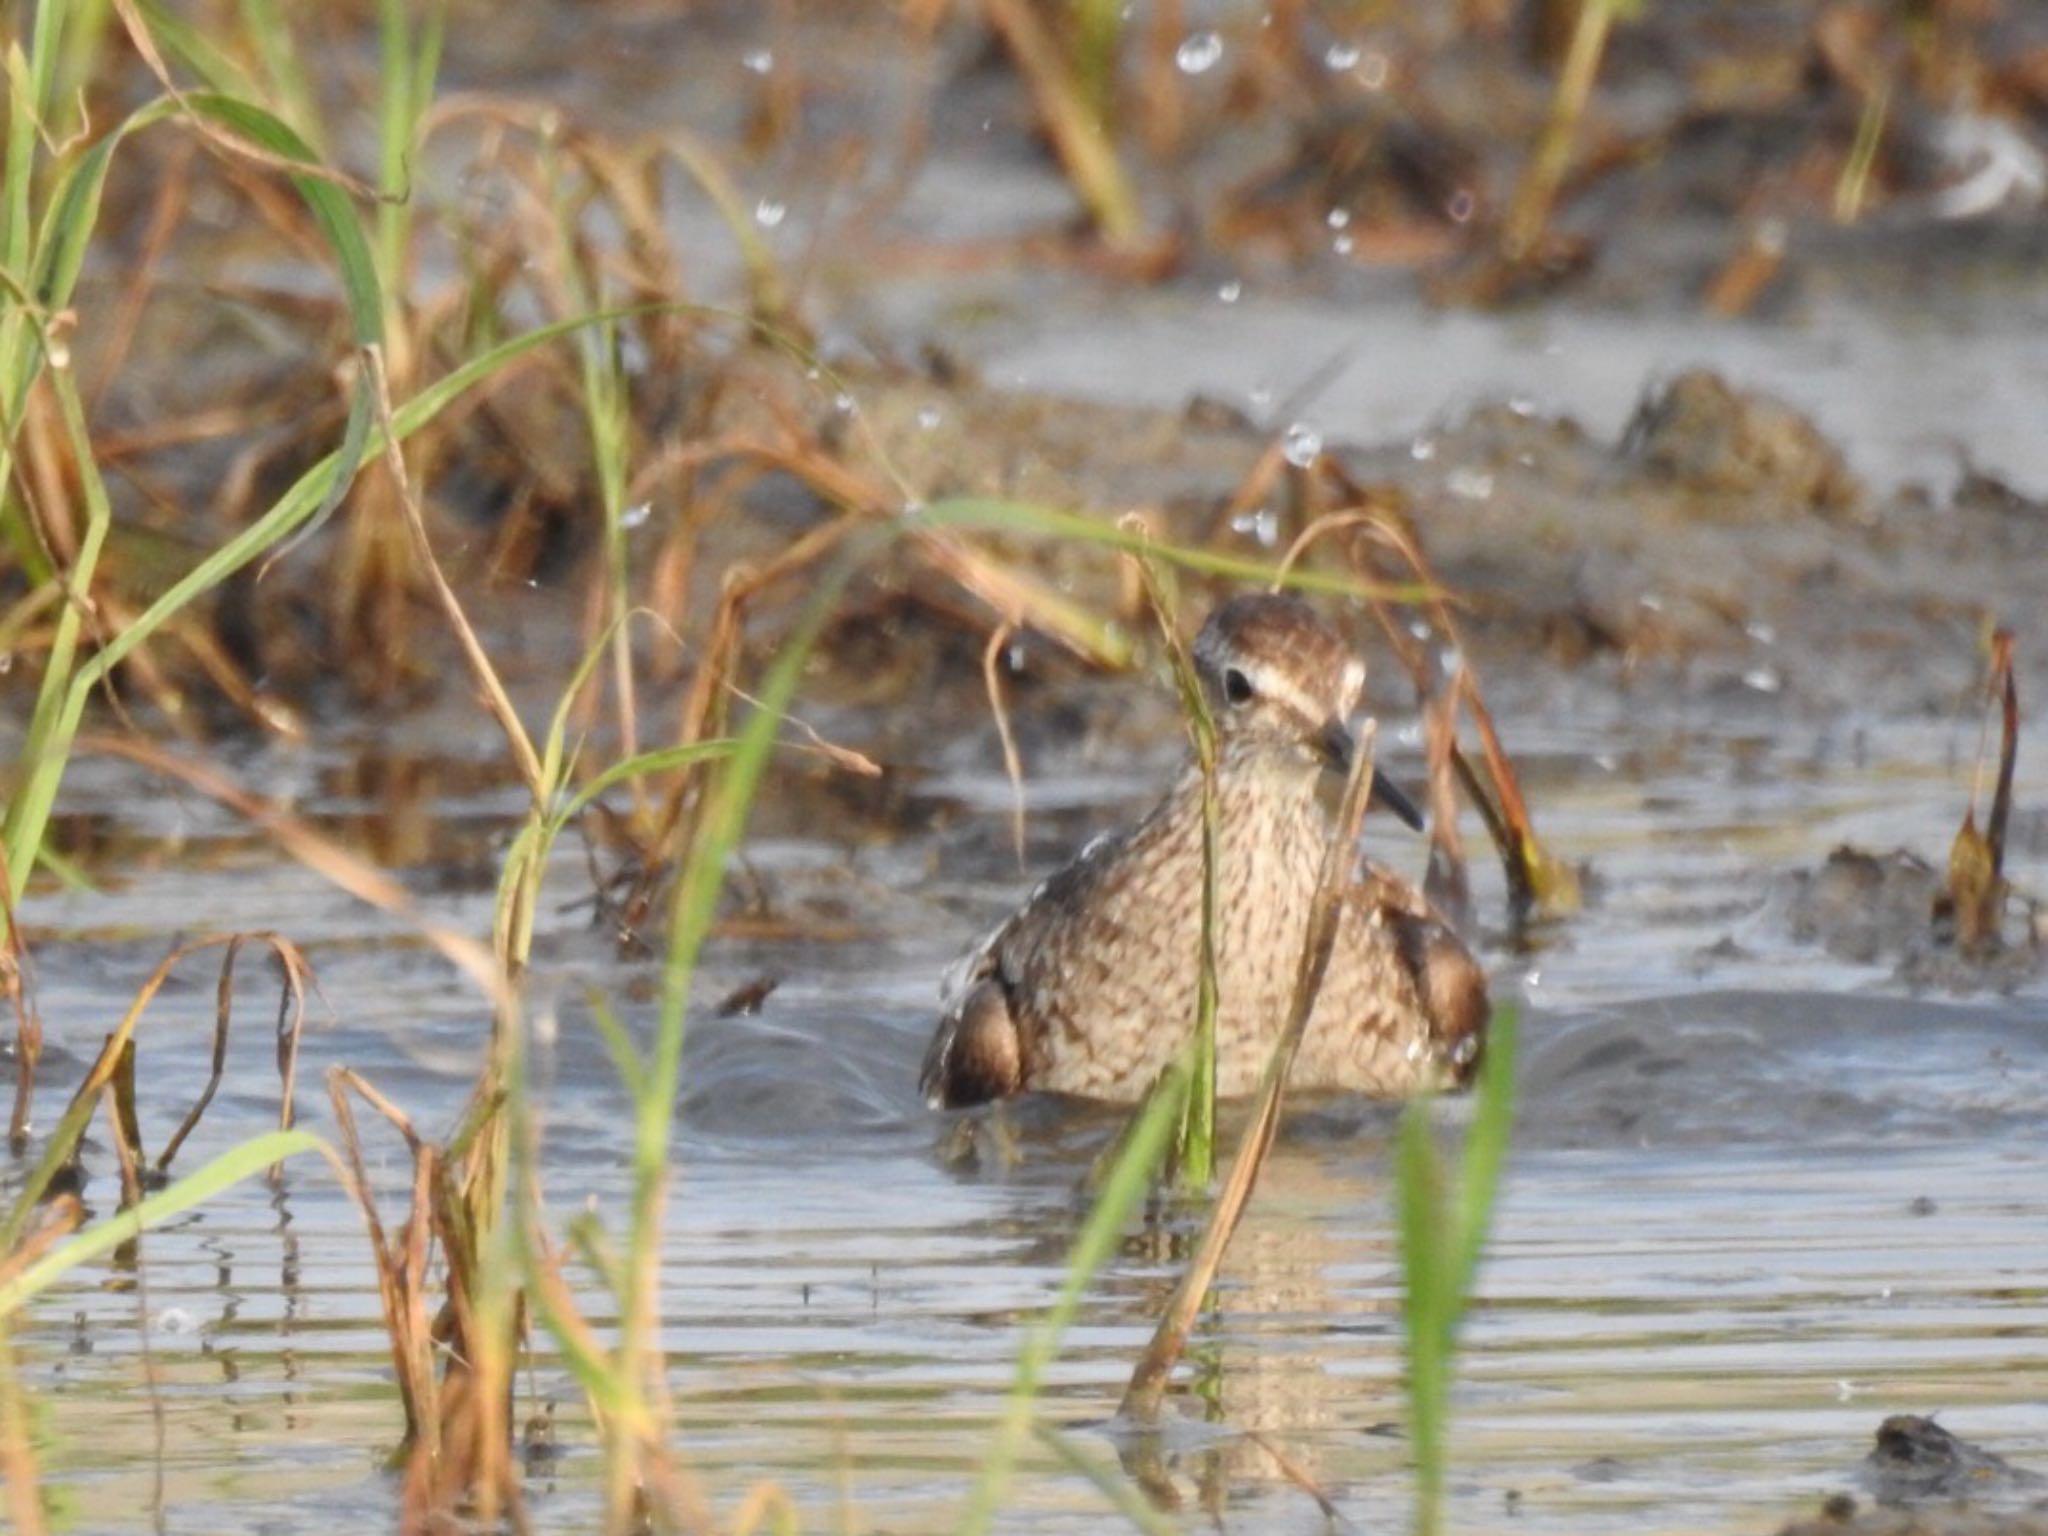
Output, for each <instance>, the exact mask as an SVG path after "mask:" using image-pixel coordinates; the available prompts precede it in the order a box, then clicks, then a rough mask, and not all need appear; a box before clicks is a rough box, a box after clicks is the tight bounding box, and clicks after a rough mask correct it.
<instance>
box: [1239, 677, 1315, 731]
mask: <svg viewBox="0 0 2048 1536" xmlns="http://www.w3.org/2000/svg"><path fill="white" fill-rule="evenodd" d="M1239 670H1241V671H1244V672H1247V673H1249V674H1250V675H1251V680H1252V686H1253V687H1254V688H1255V689H1257V690H1258V691H1259V692H1260V693H1262V694H1264V695H1265V696H1266V697H1267V698H1269V699H1277V700H1279V702H1281V703H1282V704H1285V705H1286V706H1287V707H1288V708H1290V709H1292V710H1293V711H1294V712H1295V713H1296V714H1298V715H1300V716H1301V718H1302V719H1303V720H1306V721H1307V722H1308V723H1309V724H1311V725H1321V724H1322V723H1323V722H1324V721H1326V720H1328V719H1329V718H1330V710H1329V706H1328V705H1326V704H1325V703H1324V702H1323V701H1322V700H1321V699H1318V698H1316V697H1315V696H1314V695H1313V694H1311V693H1309V692H1308V691H1307V690H1305V689H1303V688H1302V687H1301V686H1300V685H1299V684H1297V683H1296V682H1295V680H1294V679H1293V678H1292V677H1289V676H1288V675H1287V674H1286V673H1285V672H1282V671H1280V670H1279V669H1277V668H1274V667H1264V666H1257V665H1253V666H1249V667H1242V668H1240V669H1239Z"/></svg>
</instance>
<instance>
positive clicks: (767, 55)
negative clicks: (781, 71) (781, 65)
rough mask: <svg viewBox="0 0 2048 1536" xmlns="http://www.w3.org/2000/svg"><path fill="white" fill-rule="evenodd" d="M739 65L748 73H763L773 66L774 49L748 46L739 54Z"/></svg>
mask: <svg viewBox="0 0 2048 1536" xmlns="http://www.w3.org/2000/svg"><path fill="white" fill-rule="evenodd" d="M740 67H741V68H742V69H744V70H746V72H747V73H748V74H750V75H765V74H767V73H769V72H770V71H771V70H773V69H774V68H775V50H774V49H772V48H749V49H748V50H747V51H746V52H745V53H743V54H741V55H740Z"/></svg>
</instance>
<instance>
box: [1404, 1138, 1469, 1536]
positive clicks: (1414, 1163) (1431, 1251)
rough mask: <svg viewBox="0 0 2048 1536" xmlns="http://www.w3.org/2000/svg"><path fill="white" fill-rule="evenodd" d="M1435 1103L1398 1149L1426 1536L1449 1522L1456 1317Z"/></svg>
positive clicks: (1412, 1410)
mask: <svg viewBox="0 0 2048 1536" xmlns="http://www.w3.org/2000/svg"><path fill="white" fill-rule="evenodd" d="M1429 1119H1430V1116H1429V1106H1428V1104H1427V1103H1417V1104H1411V1105H1410V1106H1409V1107H1408V1109H1407V1111H1406V1112H1405V1113H1404V1114H1403V1115H1402V1116H1401V1135H1400V1142H1399V1150H1398V1153H1397V1156H1396V1162H1395V1166H1396V1169H1397V1184H1396V1188H1397V1198H1398V1203H1399V1207H1400V1228H1401V1278H1402V1285H1403V1291H1404V1294H1403V1300H1402V1309H1401V1315H1402V1322H1403V1325H1404V1327H1405V1330H1406V1334H1407V1344H1408V1442H1409V1445H1410V1447H1411V1449H1412V1451H1413V1453H1414V1457H1415V1483H1416V1520H1415V1528H1416V1531H1417V1532H1418V1533H1419V1536H1436V1532H1438V1531H1439V1530H1440V1529H1441V1528H1442V1503H1443V1484H1444V1434H1445V1420H1446V1418H1447V1417H1448V1414H1449V1398H1450V1360H1449V1354H1450V1341H1451V1319H1452V1314H1453V1310H1454V1308H1455V1299H1454V1298H1453V1297H1452V1296H1451V1294H1450V1291H1449V1283H1450V1273H1449V1271H1450V1264H1449V1262H1448V1248H1449V1243H1448V1234H1447V1233H1446V1231H1445V1225H1446V1222H1445V1211H1444V1197H1445V1190H1444V1169H1443V1156H1442V1154H1441V1153H1440V1152H1439V1151H1438V1150H1437V1145H1436V1134H1435V1132H1434V1131H1433V1130H1432V1129H1431V1128H1430V1123H1429Z"/></svg>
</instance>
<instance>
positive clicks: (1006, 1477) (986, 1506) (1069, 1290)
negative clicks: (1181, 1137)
mask: <svg viewBox="0 0 2048 1536" xmlns="http://www.w3.org/2000/svg"><path fill="white" fill-rule="evenodd" d="M1182 1098H1183V1095H1181V1094H1179V1093H1172V1092H1154V1093H1153V1095H1152V1096H1151V1098H1149V1099H1148V1100H1146V1102H1145V1107H1144V1109H1142V1110H1141V1111H1139V1114H1138V1119H1137V1122H1136V1124H1135V1125H1134V1126H1133V1127H1132V1129H1131V1132H1130V1135H1129V1137H1128V1139H1127V1140H1126V1141H1125V1143H1124V1149H1123V1154H1122V1155H1121V1156H1120V1157H1119V1158H1118V1159H1117V1160H1116V1163H1115V1165H1114V1166H1112V1167H1111V1169H1110V1170H1109V1173H1108V1175H1107V1177H1106V1178H1105V1179H1104V1180H1103V1183H1102V1192H1101V1194H1100V1195H1098V1196H1097V1197H1096V1200H1095V1205H1094V1208H1093V1209H1092V1210H1090V1211H1089V1212H1088V1219H1087V1221H1086V1222H1085V1223H1083V1224H1082V1227H1081V1231H1080V1235H1079V1236H1077V1237H1076V1238H1075V1239H1074V1246H1073V1248H1072V1250H1071V1251H1070V1252H1069V1254H1068V1256H1067V1278H1066V1281H1065V1283H1064V1284H1063V1285H1062V1286H1061V1287H1060V1294H1059V1296H1058V1298H1057V1299H1056V1300H1055V1301H1054V1302H1053V1304H1052V1307H1051V1309H1050V1310H1049V1311H1048V1312H1047V1313H1046V1315H1045V1317H1044V1319H1043V1320H1042V1321H1041V1322H1040V1323H1039V1325H1038V1326H1037V1328H1035V1329H1033V1330H1032V1333H1031V1336H1030V1338H1029V1339H1027V1340H1026V1341H1025V1344H1024V1347H1023V1349H1021V1350H1020V1351H1019V1352H1018V1355H1017V1375H1016V1378H1015V1380H1014V1382H1013V1383H1012V1385H1011V1387H1010V1396H1009V1401H1008V1402H1007V1404H1006V1405H1005V1406H1004V1409H1003V1417H1002V1419H1001V1421H1000V1422H999V1423H998V1424H997V1426H996V1432H995V1435H994V1437H993V1443H992V1444H991V1445H990V1446H989V1450H988V1456H987V1459H986V1460H984V1461H983V1463H982V1470H981V1478H980V1481H979V1482H977V1483H976V1484H975V1487H974V1492H973V1494H972V1495H971V1496H970V1497H969V1499H968V1503H967V1509H966V1512H965V1513H964V1514H962V1516H961V1518H960V1525H959V1529H960V1531H961V1532H962V1533H963V1536H977V1533H979V1532H982V1531H986V1530H987V1529H988V1528H989V1525H990V1523H991V1522H992V1521H993V1520H994V1519H995V1514H996V1511H997V1510H998V1509H999V1508H1000V1507H1001V1506H1002V1502H1003V1495H1004V1493H1005V1492H1006V1490H1007V1489H1008V1487H1009V1482H1010V1473H1011V1471H1012V1469H1013V1468H1014V1467H1015V1466H1016V1462H1017V1453H1018V1452H1019V1450H1021V1449H1022V1447H1023V1444H1024V1440H1025V1437H1026V1436H1027V1435H1029V1434H1030V1432H1031V1424H1032V1419H1033V1417H1034V1416H1035V1414H1036V1412H1037V1405H1038V1386H1039V1382H1040V1380H1041V1379H1042V1378H1043V1377H1044V1374H1045V1369H1046V1367H1047V1366H1048V1365H1050V1364H1051V1363H1052V1359H1053V1356H1054V1355H1055V1354H1057V1353H1058V1352H1059V1346H1060V1339H1061V1338H1062V1337H1063V1336H1064V1335H1065V1334H1066V1331H1067V1328H1068V1326H1069V1325H1070V1324H1071V1323H1072V1322H1073V1320H1074V1314H1075V1313H1076V1312H1077V1311H1078V1310H1079V1309H1080V1305H1081V1298H1082V1296H1083V1295H1084V1294H1085V1293H1086V1291H1087V1288H1088V1283H1089V1281H1091V1280H1092V1279H1094V1277H1095V1273H1096V1271H1097V1270H1099V1269H1101V1268H1102V1266H1103V1264H1104V1263H1105V1262H1107V1260H1108V1258H1109V1256H1110V1254H1111V1252H1112V1251H1114V1249H1115V1247H1116V1244H1117V1242H1118V1240H1119V1239H1120V1238H1121V1237H1122V1236H1123V1231H1124V1227H1125V1226H1126V1225H1127V1224H1128V1223H1129V1221H1130V1219H1131V1213H1132V1212H1133V1211H1135V1210H1136V1209H1137V1208H1138V1204H1139V1202H1140V1201H1142V1200H1143V1199H1144V1198H1145V1192H1146V1191H1147V1190H1148V1189H1150V1188H1151V1184H1152V1171H1153V1170H1154V1169H1155V1168H1157V1167H1158V1166H1159V1160H1160V1158H1161V1157H1162V1156H1164V1155H1165V1152H1166V1147H1167V1143H1168V1141H1169V1140H1171V1138H1172V1135H1173V1129H1174V1124H1175V1122H1176V1121H1177V1120H1178V1119H1179V1117H1180V1112H1181V1101H1182Z"/></svg>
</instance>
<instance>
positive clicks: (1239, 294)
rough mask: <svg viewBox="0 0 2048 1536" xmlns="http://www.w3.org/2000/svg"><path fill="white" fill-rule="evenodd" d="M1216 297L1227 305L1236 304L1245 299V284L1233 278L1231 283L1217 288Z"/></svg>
mask: <svg viewBox="0 0 2048 1536" xmlns="http://www.w3.org/2000/svg"><path fill="white" fill-rule="evenodd" d="M1216 297H1217V298H1219V299H1221V300H1222V301H1223V302H1224V303H1226V304H1235V303H1236V302H1237V301H1238V300H1239V299H1241V298H1243V297H1244V284H1243V283H1240V282H1239V281H1238V280H1237V279H1236V278H1234V277H1233V278H1232V279H1231V280H1230V281H1229V282H1227V283H1224V284H1222V285H1221V286H1219V287H1218V288H1217V290H1216Z"/></svg>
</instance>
